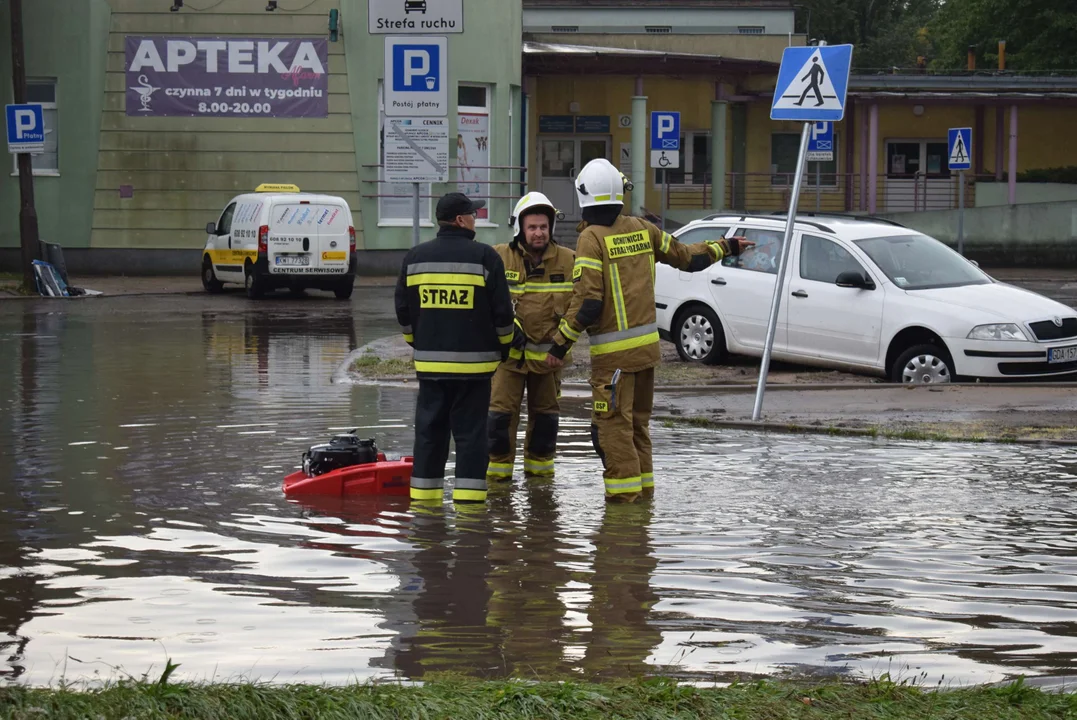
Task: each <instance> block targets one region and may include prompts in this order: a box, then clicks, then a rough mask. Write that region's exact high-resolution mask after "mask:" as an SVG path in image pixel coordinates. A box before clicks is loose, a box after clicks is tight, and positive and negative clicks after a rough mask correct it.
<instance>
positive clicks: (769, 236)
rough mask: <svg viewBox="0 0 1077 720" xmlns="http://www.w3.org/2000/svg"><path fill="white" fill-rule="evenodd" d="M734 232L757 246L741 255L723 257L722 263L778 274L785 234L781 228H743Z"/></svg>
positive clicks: (743, 268) (727, 265)
mask: <svg viewBox="0 0 1077 720" xmlns="http://www.w3.org/2000/svg"><path fill="white" fill-rule="evenodd" d="M734 234H736V235H740V236H742V237H744V238H745V239H747V240H749V241H751V242H753V243H755V246H754V247H751V248H748V249H747V250H745V251H744V252H742V253H741V254H740V255H736V256H734V257H727V258H725V259H723V260H722V265H724V266H725V267H731V268H740V269H741V270H755V271H756V272H765V273H770V274H771V275H777V274H778V263H779V262H780V261H781V248H782V235H783V233H782V232H781V231H780V230H755V229H751V228H741V229H740V230H739V231H738V232H736V233H734Z"/></svg>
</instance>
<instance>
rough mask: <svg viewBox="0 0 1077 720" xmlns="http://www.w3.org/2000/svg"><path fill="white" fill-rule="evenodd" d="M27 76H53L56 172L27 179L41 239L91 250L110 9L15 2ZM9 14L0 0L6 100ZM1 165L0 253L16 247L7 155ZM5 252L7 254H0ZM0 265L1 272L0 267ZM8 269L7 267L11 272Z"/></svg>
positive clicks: (0, 72)
mask: <svg viewBox="0 0 1077 720" xmlns="http://www.w3.org/2000/svg"><path fill="white" fill-rule="evenodd" d="M22 9H23V30H24V35H25V38H24V45H25V51H26V74H27V79H28V80H30V81H33V80H35V79H55V80H56V107H57V119H58V123H59V141H58V153H59V166H60V172H59V175H51V176H42V175H37V176H35V178H34V199H35V206H36V208H37V215H38V227H39V232H40V236H41V239H42V240H47V241H49V242H58V243H61V244H62V245H64V246H65V247H76V248H85V247H89V245H90V221H91V218H92V215H93V189H94V184H95V180H96V176H97V142H98V132H99V130H100V125H101V110H102V108H103V105H104V94H103V91H104V88H105V56H106V46H107V43H108V26H109V15H110V8H109V5H108V3H107V2H105V0H79V1H78V2H73V0H33V1H32V2H26V0H24V1H23V3H22ZM10 19H11V10H10V7H9V6H8V3H7V0H0V48H2V51H0V97H3V98H4V101H3V102H4V103H8V102H11V98H12V94H13V90H12V81H11V26H10ZM3 162H4V163H7V165H5V166H2V167H0V217H2V218H4V220H3V221H2V222H0V249H3V248H17V247H18V245H19V221H18V217H19V179H18V177H12V171H13V170H14V163H13V162H12V160H11V156H10V155H8V154H7V153H6V152H5V153H4V156H3ZM3 254H4V255H11V256H14V255H13V254H11V253H3ZM3 266H4V267H8V264H7V263H6V262H5V263H4V264H3ZM11 269H14V268H11Z"/></svg>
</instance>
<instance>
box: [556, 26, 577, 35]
mask: <svg viewBox="0 0 1077 720" xmlns="http://www.w3.org/2000/svg"><path fill="white" fill-rule="evenodd" d="M550 31H551V32H555V33H574V32H579V31H580V26H579V25H554V26H553V27H552V28H550Z"/></svg>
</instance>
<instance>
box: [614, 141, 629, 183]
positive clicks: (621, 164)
mask: <svg viewBox="0 0 1077 720" xmlns="http://www.w3.org/2000/svg"><path fill="white" fill-rule="evenodd" d="M617 169H618V170H620V171H621V172H623V173H624V174H625V175H628V176H631V174H632V143H621V155H620V159H619V160H618V162H617Z"/></svg>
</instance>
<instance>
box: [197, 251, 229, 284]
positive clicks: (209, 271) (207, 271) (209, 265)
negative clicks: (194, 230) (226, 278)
mask: <svg viewBox="0 0 1077 720" xmlns="http://www.w3.org/2000/svg"><path fill="white" fill-rule="evenodd" d="M202 287H203V288H204V289H205V291H206V292H211V293H219V292H221V291H222V290H224V283H222V282H221V281H220V280H218V279H217V273H215V272H213V261H212V260H210V259H209V255H206V256H205V258H203V259H202Z"/></svg>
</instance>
